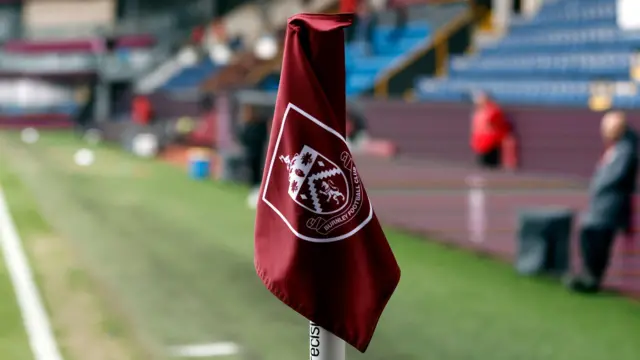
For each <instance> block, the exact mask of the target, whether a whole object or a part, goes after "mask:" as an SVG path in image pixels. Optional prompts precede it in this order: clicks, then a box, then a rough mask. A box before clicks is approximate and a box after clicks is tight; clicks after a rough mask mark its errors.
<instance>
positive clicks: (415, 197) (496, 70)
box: [0, 0, 640, 360]
mask: <svg viewBox="0 0 640 360" xmlns="http://www.w3.org/2000/svg"><path fill="white" fill-rule="evenodd" d="M347 2H348V1H347ZM340 6H344V3H343V4H341V1H337V0H271V1H269V0H253V1H252V0H180V1H178V0H23V1H20V0H0V41H1V43H2V44H1V45H0V46H1V49H0V184H1V185H2V189H3V191H4V193H5V195H6V197H7V201H8V204H9V207H10V209H11V211H12V214H13V217H14V220H15V222H16V225H17V227H18V230H19V232H20V235H21V237H22V239H23V242H24V246H25V248H26V251H27V253H28V255H29V259H30V260H31V263H32V266H33V268H34V271H35V273H36V280H37V282H38V285H39V287H40V289H41V292H42V293H43V297H44V300H45V303H46V306H47V309H48V311H49V314H50V317H51V321H52V324H53V327H54V330H55V335H56V339H57V340H58V343H59V344H60V346H61V348H62V351H63V355H64V356H65V358H68V359H76V360H85V359H100V360H101V359H114V360H121V359H163V358H181V359H182V358H184V359H187V358H192V357H197V355H198V351H200V352H201V355H202V356H201V358H206V359H247V360H249V359H252V360H261V359H273V360H289V359H299V358H301V357H303V356H305V354H306V348H307V338H306V333H305V332H306V323H305V321H304V320H303V319H301V318H299V317H298V316H297V315H296V314H294V313H293V311H290V310H289V309H288V308H285V307H284V306H283V305H281V304H280V303H278V302H277V301H276V300H275V299H274V298H273V297H272V296H270V294H268V292H267V291H266V290H265V289H264V288H263V286H262V285H261V284H260V282H259V280H258V278H257V277H256V276H255V275H254V270H253V259H252V256H253V252H252V251H253V250H252V247H253V242H252V241H253V240H252V239H253V238H252V236H253V234H252V224H253V216H254V212H253V210H251V209H250V208H249V207H247V197H248V196H249V197H250V196H251V188H252V187H254V186H255V185H256V179H255V178H256V176H259V174H258V175H256V174H253V173H252V171H251V168H252V167H254V168H255V167H256V166H257V167H259V166H260V162H261V161H262V158H263V156H264V155H263V154H262V149H263V148H264V146H265V144H266V141H267V138H266V137H267V135H266V134H267V129H268V126H269V123H270V120H271V119H270V118H271V116H272V112H273V105H274V103H275V94H276V91H277V88H278V82H279V72H280V65H281V55H282V46H281V45H282V39H283V34H284V29H285V25H286V19H287V17H289V16H291V15H293V14H295V13H298V12H338V11H339V9H340ZM375 11H376V13H377V17H376V18H377V21H375V22H374V23H373V24H372V25H371V26H370V27H369V28H367V29H366V31H368V32H367V34H368V35H366V36H367V39H369V42H364V41H362V40H363V38H362V37H361V35H360V34H361V32H359V30H358V29H360V28H359V27H358V26H355V27H353V29H352V30H350V31H348V32H347V43H346V45H345V46H346V69H347V83H346V91H347V96H348V101H349V114H348V120H349V123H350V125H351V126H350V129H351V133H350V135H349V137H350V139H351V140H352V142H353V143H354V144H364V143H366V146H365V145H363V146H361V147H357V146H356V147H354V149H356V150H355V151H356V152H357V153H358V157H359V159H358V163H359V166H360V168H361V172H362V177H363V178H364V179H365V181H366V184H367V189H368V191H369V192H370V195H371V197H372V199H373V202H374V204H375V207H376V211H377V213H378V214H379V217H380V218H381V220H382V221H383V223H384V224H385V225H386V226H387V227H388V234H389V238H390V242H391V244H392V247H393V248H394V251H395V252H396V254H397V256H398V260H399V262H400V265H401V268H402V269H403V278H402V280H401V286H400V288H399V290H398V293H397V295H396V296H395V297H394V298H393V299H392V301H391V304H390V307H389V310H388V311H387V312H386V313H385V315H383V319H382V321H381V324H380V329H379V331H378V333H377V335H376V337H375V338H374V342H373V345H372V347H371V348H370V350H369V351H368V352H367V353H366V354H358V353H355V352H350V353H349V354H348V358H349V359H372V360H383V359H384V360H391V359H394V360H395V359H398V360H405V359H406V360H430V359H433V360H486V359H494V360H515V359H527V360H538V359H540V360H541V359H545V360H573V359H581V360H591V359H593V360H602V359H604V358H605V357H609V358H611V359H615V360H632V359H638V358H640V341H638V340H637V334H640V308H638V306H637V303H636V302H633V301H629V298H638V297H639V296H640V242H638V239H633V240H634V241H622V240H620V241H618V242H617V245H616V251H615V254H614V259H613V263H612V266H611V269H610V271H609V273H608V276H607V281H606V284H607V287H608V288H609V289H611V290H614V291H616V292H618V293H620V292H621V293H623V294H624V297H619V296H618V295H612V294H608V293H607V294H606V295H602V296H597V297H594V298H588V297H580V296H576V295H572V294H570V293H567V292H565V291H564V290H563V289H561V287H560V286H559V285H558V284H557V282H556V281H553V280H550V279H547V278H546V277H543V278H528V277H525V278H523V277H519V276H517V275H515V273H516V272H515V271H514V270H513V269H511V268H510V265H509V266H505V265H504V264H505V261H498V262H496V261H494V260H489V259H486V258H484V257H478V256H477V254H478V253H481V254H489V255H491V256H492V257H496V258H499V259H501V260H506V262H507V263H513V262H514V261H515V259H516V255H517V254H516V253H517V241H516V240H517V239H516V238H517V236H516V234H517V231H518V214H519V212H520V211H522V210H525V209H530V208H540V207H562V208H567V209H570V210H571V211H576V212H577V211H579V210H580V209H583V208H584V207H585V205H586V203H587V194H586V188H587V182H588V180H589V177H590V176H591V173H592V171H593V168H594V165H595V163H596V161H597V159H598V157H599V155H600V153H601V152H602V141H601V139H600V134H599V131H600V127H599V126H600V125H599V122H600V118H601V117H602V112H603V111H607V110H610V109H621V110H624V111H625V112H626V113H627V115H628V122H629V124H630V125H631V126H632V127H635V128H636V129H640V110H639V109H640V93H639V92H638V84H639V82H640V3H639V2H638V1H637V0H475V1H461V0H450V1H447V0H396V1H390V2H388V3H387V4H386V5H381V6H380V7H379V8H376V9H375ZM399 20H402V21H399ZM356 25H357V24H356ZM477 90H483V91H488V92H490V93H491V95H492V96H493V97H494V99H495V100H496V102H497V103H498V104H500V106H501V107H502V108H503V109H504V111H505V113H506V114H507V115H508V117H509V120H510V122H511V123H512V124H513V126H514V128H515V131H516V133H517V137H518V157H519V164H518V169H517V171H515V172H507V171H491V172H488V171H483V170H480V169H478V168H477V167H476V166H475V165H473V154H472V153H471V151H470V150H469V145H468V139H469V131H470V130H469V124H470V120H469V119H470V116H471V113H472V111H473V105H472V104H471V101H470V100H471V98H470V94H471V93H472V92H473V91H477ZM25 128H34V129H37V130H38V131H39V132H40V138H39V140H38V141H37V142H36V143H33V144H27V143H25V142H23V141H21V140H20V134H19V132H18V131H15V130H22V129H25ZM87 129H97V130H99V132H100V134H102V137H103V138H104V139H105V140H106V141H105V142H104V143H101V144H93V143H90V144H88V143H87V140H86V137H85V138H83V137H82V136H77V135H78V134H80V135H82V134H83V133H84V132H86V130H87ZM143 133H144V134H152V135H153V136H154V138H155V139H156V140H157V145H158V146H157V157H158V158H159V160H166V161H155V160H153V161H149V160H147V159H141V158H139V157H136V156H133V155H132V154H131V153H132V152H135V147H136V145H135V143H134V139H135V138H136V135H139V134H143ZM74 134H75V135H74ZM363 139H364V140H363ZM81 148H89V149H91V151H93V152H94V154H95V161H94V163H93V164H92V165H91V166H86V167H81V166H77V165H76V164H74V163H73V154H74V153H75V152H76V151H77V150H78V149H81ZM122 149H124V150H126V151H122ZM193 149H198V150H199V152H197V153H195V152H194V151H193ZM194 154H196V155H201V154H205V157H206V158H207V160H210V164H211V168H210V171H209V170H206V171H205V175H206V176H209V175H210V177H211V178H212V179H211V181H204V182H203V181H199V182H198V181H193V180H191V179H189V178H188V176H187V174H186V171H185V170H188V171H191V175H192V176H194V177H195V176H199V174H195V173H194V171H195V170H194V169H193V168H189V164H190V161H191V160H193V157H194V156H195V155H194ZM154 155H155V154H154ZM256 163H258V165H256ZM176 165H177V166H176ZM196 172H197V171H196ZM209 173H210V174H209ZM200 175H201V174H200ZM478 176H480V177H481V178H482V179H483V181H482V184H478V183H476V182H473V181H470V179H473V178H478ZM478 194H482V195H481V198H482V200H481V201H479V200H477V199H478ZM474 199H475V200H474ZM473 219H475V220H473ZM478 219H480V220H478ZM639 220H640V219H639ZM477 221H479V222H480V223H481V224H482V225H477ZM474 224H475V225H474ZM478 232H481V235H478V234H477V233H478ZM572 239H573V238H572ZM573 240H575V239H573ZM448 244H454V245H456V246H455V247H454V248H453V249H452V248H450V247H446V246H443V245H448ZM460 248H464V249H465V250H460ZM468 250H472V251H468ZM577 258H578V255H577V252H576V251H573V256H572V262H573V263H574V265H575V264H576V259H577ZM7 274H8V273H7V270H6V264H5V263H3V262H2V261H0V359H3V360H4V359H7V360H22V359H32V358H33V356H32V354H31V351H30V349H29V345H28V341H27V333H26V332H25V330H24V328H23V324H22V321H21V316H20V312H19V310H18V306H17V302H16V298H15V296H14V292H13V290H12V288H11V283H10V281H9V277H8V275H7ZM194 344H205V345H207V346H202V347H199V348H189V347H185V346H191V345H194ZM175 346H179V348H177V349H176V348H175ZM212 349H213V350H212ZM216 349H217V350H216ZM221 349H222V350H221ZM216 351H217V352H216ZM38 360H41V359H38Z"/></svg>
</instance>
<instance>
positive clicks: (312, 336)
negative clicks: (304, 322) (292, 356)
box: [309, 322, 347, 360]
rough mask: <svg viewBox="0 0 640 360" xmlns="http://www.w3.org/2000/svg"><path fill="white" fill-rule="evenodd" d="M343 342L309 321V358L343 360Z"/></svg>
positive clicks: (344, 346) (315, 359)
mask: <svg viewBox="0 0 640 360" xmlns="http://www.w3.org/2000/svg"><path fill="white" fill-rule="evenodd" d="M346 350H347V348H346V344H345V342H344V341H343V340H342V339H340V338H338V337H337V336H335V335H333V334H332V333H330V332H328V331H327V330H325V329H323V328H321V327H320V326H318V325H316V324H314V323H313V322H311V323H309V354H310V355H311V356H310V359H311V360H345V357H346V355H345V354H346Z"/></svg>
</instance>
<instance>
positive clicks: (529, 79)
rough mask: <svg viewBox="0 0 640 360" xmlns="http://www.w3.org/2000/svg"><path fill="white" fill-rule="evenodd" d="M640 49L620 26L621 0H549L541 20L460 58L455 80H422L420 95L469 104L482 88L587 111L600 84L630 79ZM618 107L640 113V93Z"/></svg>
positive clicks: (508, 97)
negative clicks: (594, 88)
mask: <svg viewBox="0 0 640 360" xmlns="http://www.w3.org/2000/svg"><path fill="white" fill-rule="evenodd" d="M638 49H640V31H623V30H621V29H619V28H618V27H617V25H616V1H615V0H555V1H549V2H546V3H545V4H544V5H543V7H542V9H541V11H540V12H539V13H538V14H537V15H536V16H535V17H534V18H533V19H524V18H523V19H519V20H516V21H515V22H514V24H513V26H512V27H511V28H510V29H509V33H508V34H507V36H506V37H505V38H503V39H502V40H501V41H498V42H497V43H495V44H494V45H491V46H487V47H485V48H483V49H481V50H480V51H479V52H478V53H477V54H475V55H473V56H468V57H463V58H455V59H452V60H451V61H450V62H449V68H448V77H447V78H444V79H421V80H420V81H418V82H417V83H416V87H415V90H416V95H417V97H418V98H419V99H422V100H425V101H427V100H430V101H436V100H440V101H442V100H446V101H467V100H469V94H470V91H472V90H474V89H482V90H485V91H489V92H490V93H491V94H492V95H493V96H494V97H496V98H497V99H498V101H500V102H504V103H520V104H532V105H534V104H538V105H564V106H587V104H588V102H589V99H590V97H591V91H590V83H592V82H593V81H594V80H613V81H629V80H630V72H631V67H632V66H633V56H634V54H635V52H636V51H637V50H638ZM613 103H614V104H613V105H614V106H617V107H621V108H630V107H640V95H636V96H628V95H625V96H622V95H617V96H615V97H614V99H613Z"/></svg>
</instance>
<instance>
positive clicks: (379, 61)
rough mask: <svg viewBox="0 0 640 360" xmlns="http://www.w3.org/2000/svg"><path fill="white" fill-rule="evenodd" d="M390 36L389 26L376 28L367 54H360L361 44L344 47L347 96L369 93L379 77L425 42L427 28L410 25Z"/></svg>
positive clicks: (421, 23) (419, 24) (361, 52)
mask: <svg viewBox="0 0 640 360" xmlns="http://www.w3.org/2000/svg"><path fill="white" fill-rule="evenodd" d="M392 32H393V28H392V27H391V26H387V25H381V26H378V27H376V28H375V29H374V33H373V41H372V44H371V53H370V54H367V53H366V52H364V51H363V50H364V48H363V44H361V43H359V42H352V43H349V44H347V46H346V49H345V58H346V70H347V96H356V95H358V94H361V93H363V92H366V91H368V90H371V89H372V88H373V86H374V84H375V80H376V78H377V77H378V76H379V74H380V73H382V72H383V71H384V70H385V69H388V68H389V67H390V66H392V65H393V64H394V62H395V61H397V59H400V58H402V57H403V56H404V55H405V54H407V53H410V52H411V51H413V50H414V49H415V48H416V47H418V46H419V45H421V44H424V43H425V42H427V41H429V34H430V28H429V26H428V25H427V24H425V23H424V22H412V23H409V24H407V26H406V27H405V28H404V29H403V30H402V32H401V33H399V34H398V36H397V37H392V36H391V35H392Z"/></svg>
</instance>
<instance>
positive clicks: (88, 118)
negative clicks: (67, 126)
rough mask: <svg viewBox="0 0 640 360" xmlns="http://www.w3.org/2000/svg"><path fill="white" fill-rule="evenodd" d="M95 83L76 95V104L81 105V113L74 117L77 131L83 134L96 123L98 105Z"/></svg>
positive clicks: (82, 88)
mask: <svg viewBox="0 0 640 360" xmlns="http://www.w3.org/2000/svg"><path fill="white" fill-rule="evenodd" d="M95 87H96V84H95V81H92V82H90V83H89V84H88V85H86V86H83V87H81V88H80V89H78V90H77V91H76V93H75V100H76V103H78V104H80V108H79V111H78V112H77V113H76V114H75V115H74V117H73V120H74V123H75V128H76V131H77V132H78V133H79V134H83V133H84V132H85V131H86V130H87V129H88V128H89V127H90V126H91V124H92V123H93V122H94V118H95V103H96V89H95Z"/></svg>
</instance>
